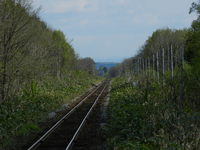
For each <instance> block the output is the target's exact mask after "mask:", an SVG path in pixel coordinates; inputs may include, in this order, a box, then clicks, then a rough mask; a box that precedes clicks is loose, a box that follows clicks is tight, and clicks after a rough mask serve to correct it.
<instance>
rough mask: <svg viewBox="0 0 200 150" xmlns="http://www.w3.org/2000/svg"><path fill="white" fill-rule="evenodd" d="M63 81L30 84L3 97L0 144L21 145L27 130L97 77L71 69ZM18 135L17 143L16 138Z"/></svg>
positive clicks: (32, 129) (37, 127) (37, 126)
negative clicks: (8, 97)
mask: <svg viewBox="0 0 200 150" xmlns="http://www.w3.org/2000/svg"><path fill="white" fill-rule="evenodd" d="M70 76H71V77H67V78H66V79H65V80H64V81H65V82H63V81H62V82H57V83H53V80H52V79H51V80H50V81H49V82H46V81H45V82H44V83H43V84H38V83H37V82H36V81H32V83H31V85H30V86H28V87H26V88H25V89H23V90H22V91H21V92H20V94H19V95H18V96H16V97H13V98H12V99H10V100H7V101H5V102H4V103H2V104H1V106H0V118H1V119H0V135H1V136H0V147H1V148H4V149H6V148H9V149H12V148H15V149H20V148H19V147H18V148H17V146H18V145H19V146H21V144H24V143H23V140H22V138H23V139H26V137H27V136H29V135H30V134H31V133H32V134H33V133H34V134H35V133H37V132H39V131H41V127H40V124H41V122H45V121H47V118H48V113H49V112H52V111H55V110H56V109H58V108H59V107H61V105H62V104H64V103H69V102H70V100H72V99H73V98H74V97H75V96H77V95H80V94H82V93H83V92H85V90H86V89H87V88H89V87H91V85H92V84H95V83H96V82H98V81H100V79H99V78H97V77H94V76H89V75H88V74H87V73H83V72H74V73H72V74H71V75H70ZM18 138H20V144H19V143H17V142H19V141H18V140H17V139H18Z"/></svg>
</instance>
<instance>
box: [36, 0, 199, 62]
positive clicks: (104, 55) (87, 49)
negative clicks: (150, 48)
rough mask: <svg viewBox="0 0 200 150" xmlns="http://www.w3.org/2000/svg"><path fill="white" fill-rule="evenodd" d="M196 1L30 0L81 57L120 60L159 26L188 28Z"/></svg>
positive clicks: (132, 52)
mask: <svg viewBox="0 0 200 150" xmlns="http://www.w3.org/2000/svg"><path fill="white" fill-rule="evenodd" d="M194 1H195V0H33V3H34V5H35V6H36V7H39V6H41V8H42V10H41V12H40V16H41V18H42V19H43V20H44V21H45V22H47V24H48V25H49V26H50V27H51V28H53V29H59V30H62V31H63V32H64V33H65V35H66V38H67V39H68V41H72V45H73V47H74V48H75V50H76V52H77V53H78V55H79V56H80V57H92V58H93V59H94V60H95V61H97V62H105V61H106V62H119V61H122V60H123V59H124V58H128V57H131V56H134V55H135V54H136V53H137V50H138V49H139V47H140V46H142V45H143V44H144V42H145V41H146V40H147V38H148V37H149V36H150V35H151V34H152V33H153V32H154V31H155V30H156V29H160V28H167V27H168V28H173V29H182V28H188V27H190V25H191V22H192V20H194V19H195V18H196V15H195V14H191V15H189V14H188V12H189V8H190V6H191V3H192V2H194Z"/></svg>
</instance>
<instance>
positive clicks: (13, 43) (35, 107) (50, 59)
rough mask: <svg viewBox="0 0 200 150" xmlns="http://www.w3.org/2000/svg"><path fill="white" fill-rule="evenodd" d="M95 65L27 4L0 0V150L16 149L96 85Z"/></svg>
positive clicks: (97, 80) (25, 2)
mask: <svg viewBox="0 0 200 150" xmlns="http://www.w3.org/2000/svg"><path fill="white" fill-rule="evenodd" d="M95 75H96V69H95V62H94V60H92V59H91V58H80V57H78V55H77V54H76V52H75V50H74V48H73V46H72V44H71V42H70V39H68V37H66V35H64V33H63V32H62V31H60V30H54V29H52V28H50V27H49V26H48V25H47V24H46V23H45V22H44V21H43V20H41V18H40V17H39V10H38V9H34V8H33V7H32V5H31V3H30V1H29V0H0V149H3V150H6V149H9V150H11V149H21V148H19V147H18V145H23V142H22V141H23V139H27V137H29V135H33V134H36V133H38V132H39V131H41V127H40V124H41V122H45V121H46V120H47V117H48V113H49V112H52V111H55V110H56V109H59V107H61V105H62V104H65V103H69V102H70V100H72V99H73V98H74V97H76V96H78V95H80V94H82V93H83V92H85V91H86V90H87V89H88V88H89V87H91V86H92V85H94V84H96V83H97V82H99V81H100V80H101V78H98V77H96V76H95Z"/></svg>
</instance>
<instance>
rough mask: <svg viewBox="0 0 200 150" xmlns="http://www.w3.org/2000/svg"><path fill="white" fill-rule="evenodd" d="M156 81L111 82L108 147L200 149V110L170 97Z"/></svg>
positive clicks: (119, 79)
mask: <svg viewBox="0 0 200 150" xmlns="http://www.w3.org/2000/svg"><path fill="white" fill-rule="evenodd" d="M172 97H173V96H171V90H170V89H169V87H168V86H164V87H163V86H162V84H158V83H156V82H151V83H150V82H140V83H138V82H137V83H136V82H135V81H129V82H128V81H127V79H126V78H123V77H120V78H116V79H114V80H113V81H112V89H111V97H110V104H109V109H108V114H109V120H108V126H107V127H108V128H107V131H106V132H107V135H108V147H109V149H112V150H199V148H200V111H199V110H197V109H193V108H192V106H190V105H188V104H187V103H185V104H183V105H182V106H181V107H180V106H179V104H178V103H177V102H176V101H173V100H171V99H170V98H172Z"/></svg>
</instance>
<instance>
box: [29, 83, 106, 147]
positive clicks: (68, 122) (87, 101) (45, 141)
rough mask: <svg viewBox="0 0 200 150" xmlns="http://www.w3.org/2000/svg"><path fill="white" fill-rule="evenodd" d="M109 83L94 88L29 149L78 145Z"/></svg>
mask: <svg viewBox="0 0 200 150" xmlns="http://www.w3.org/2000/svg"><path fill="white" fill-rule="evenodd" d="M108 83H109V81H104V82H102V83H101V84H100V85H99V86H98V87H96V88H95V89H94V90H92V91H91V92H90V93H89V94H88V95H87V96H86V97H85V98H83V100H81V101H80V102H79V103H78V104H77V105H76V106H75V107H74V108H73V109H71V110H70V111H69V112H68V113H67V114H66V115H64V116H63V117H62V118H61V119H60V120H59V121H58V122H57V123H55V124H54V125H53V126H52V128H50V129H49V130H48V131H47V132H46V133H45V134H44V135H43V136H42V137H40V138H39V139H38V140H37V141H36V142H35V143H33V144H32V145H31V146H30V147H29V148H28V149H27V150H71V149H73V146H74V145H77V141H78V138H79V135H80V133H81V131H82V130H85V129H84V127H85V124H87V121H88V120H89V117H90V116H91V114H92V113H93V112H94V111H95V106H96V105H97V104H98V101H99V100H100V99H101V98H102V97H103V96H105V90H106V89H107V86H108ZM88 142H90V141H88Z"/></svg>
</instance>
